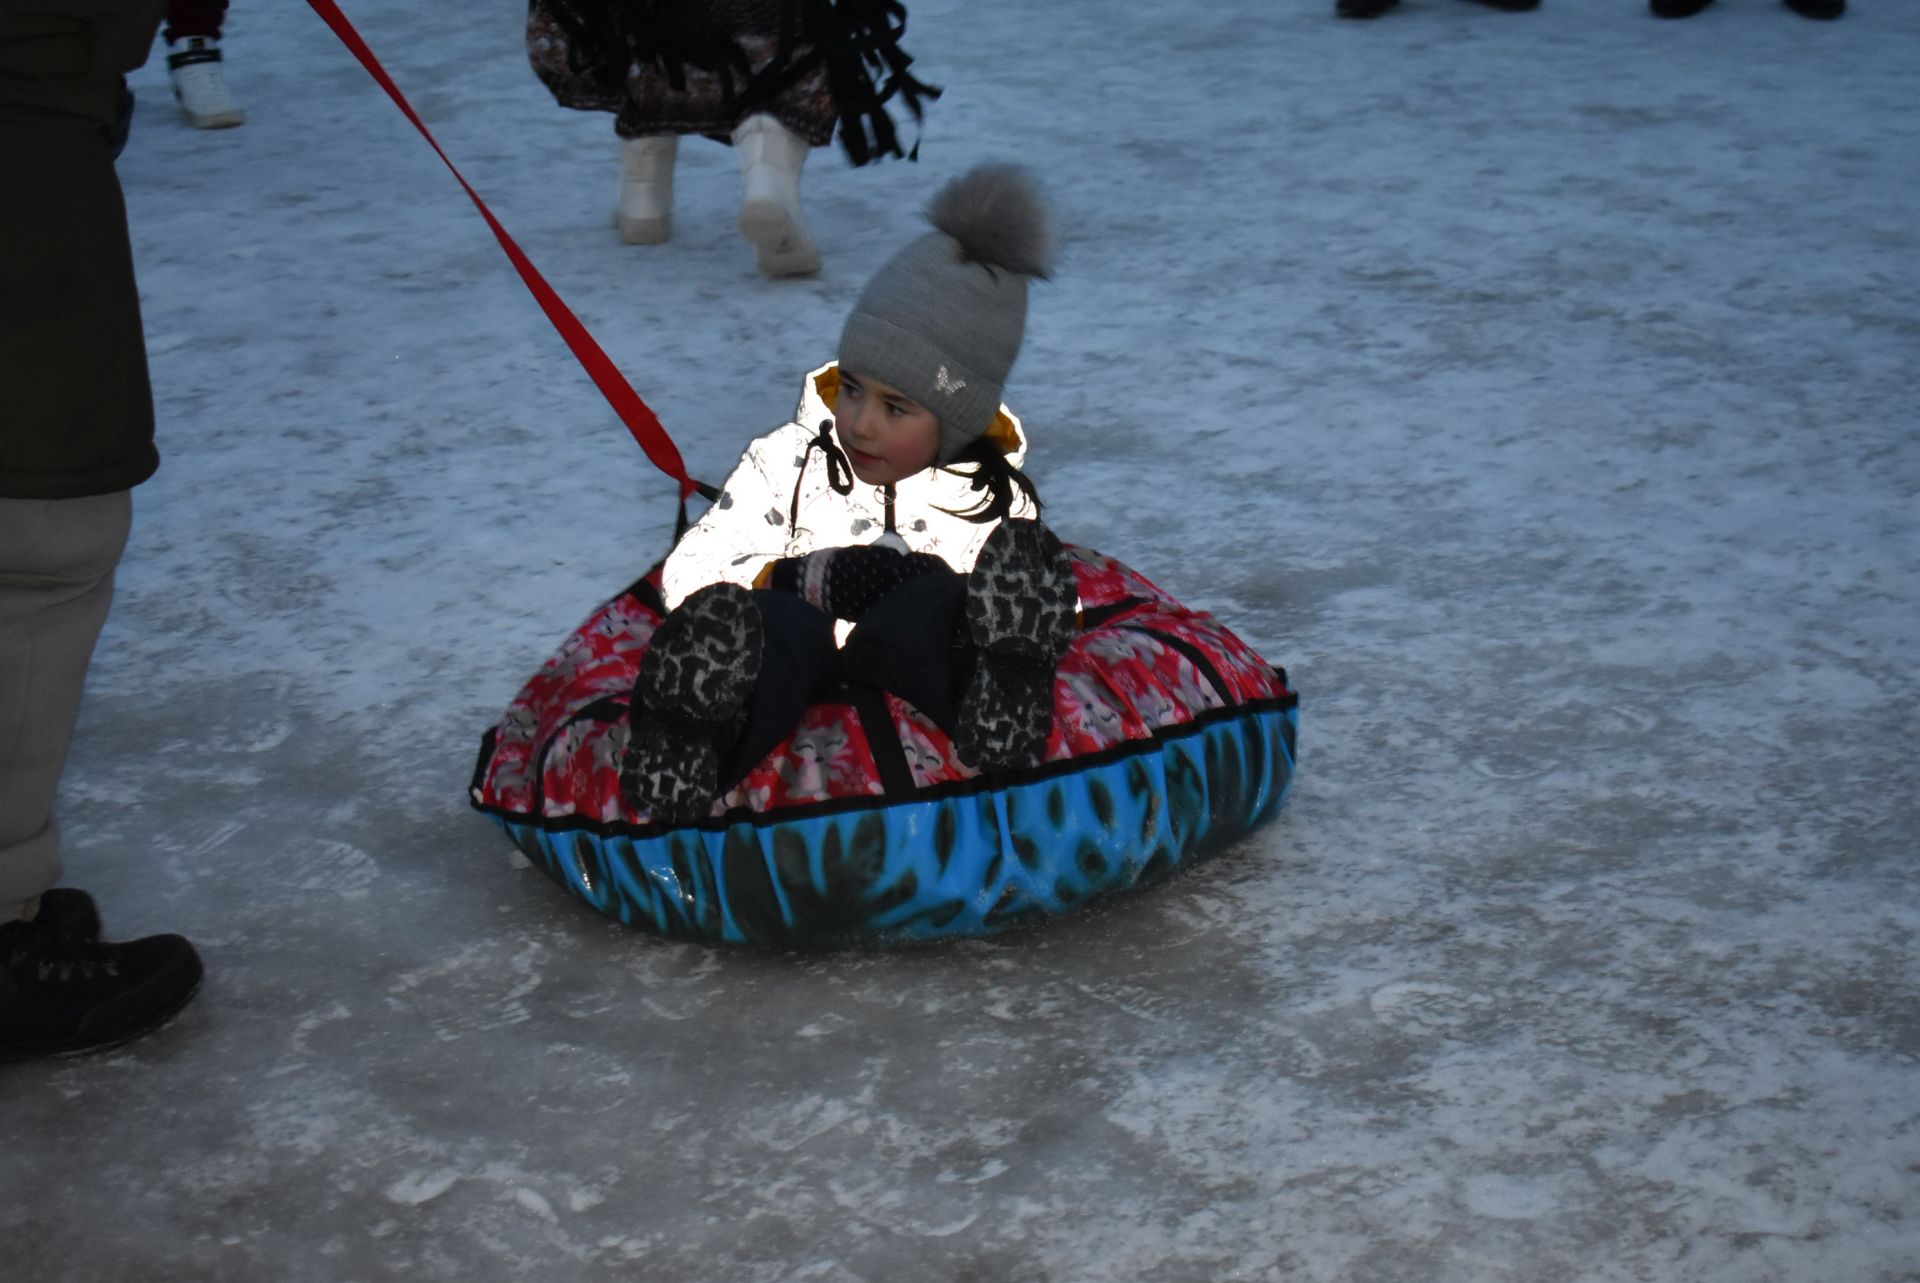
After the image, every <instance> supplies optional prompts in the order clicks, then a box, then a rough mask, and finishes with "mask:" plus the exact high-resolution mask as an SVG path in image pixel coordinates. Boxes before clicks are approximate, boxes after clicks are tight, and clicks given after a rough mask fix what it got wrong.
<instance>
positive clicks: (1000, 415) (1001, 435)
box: [813, 362, 1020, 454]
mask: <svg viewBox="0 0 1920 1283" xmlns="http://www.w3.org/2000/svg"><path fill="white" fill-rule="evenodd" d="M813 390H814V391H815V392H816V393H818V394H819V397H820V400H821V402H822V403H823V404H824V405H825V406H826V407H827V409H828V410H829V411H831V412H833V413H835V414H838V413H839V412H840V409H839V401H840V366H839V364H838V363H837V362H836V363H834V364H832V365H828V366H825V367H823V368H822V369H821V371H820V372H819V373H818V374H816V375H814V376H813ZM986 438H987V440H988V441H989V442H990V443H992V445H993V447H994V448H995V449H997V450H998V451H1000V453H1001V454H1013V453H1015V452H1017V451H1018V450H1019V449H1020V429H1019V428H1017V427H1015V426H1014V422H1013V418H1012V416H1010V415H1009V414H1008V413H1007V412H1006V410H1005V408H1002V409H999V410H996V411H994V414H993V422H992V423H990V424H988V425H987V431H986Z"/></svg>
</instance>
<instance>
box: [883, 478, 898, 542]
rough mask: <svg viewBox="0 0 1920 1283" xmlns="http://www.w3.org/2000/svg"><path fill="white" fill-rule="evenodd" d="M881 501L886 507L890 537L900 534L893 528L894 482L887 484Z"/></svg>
mask: <svg viewBox="0 0 1920 1283" xmlns="http://www.w3.org/2000/svg"><path fill="white" fill-rule="evenodd" d="M880 499H881V502H882V503H883V504H884V505H885V506H886V511H887V533H888V534H890V535H897V534H899V533H900V532H899V531H898V530H895V529H894V528H893V482H891V481H889V482H887V484H886V487H885V490H884V491H883V493H882V494H881V497H880Z"/></svg>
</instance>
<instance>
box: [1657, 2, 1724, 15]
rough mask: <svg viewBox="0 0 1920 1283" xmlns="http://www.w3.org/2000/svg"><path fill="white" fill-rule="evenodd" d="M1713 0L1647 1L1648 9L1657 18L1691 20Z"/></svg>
mask: <svg viewBox="0 0 1920 1283" xmlns="http://www.w3.org/2000/svg"><path fill="white" fill-rule="evenodd" d="M1712 3H1713V0H1647V8H1648V9H1649V10H1651V11H1652V13H1653V16H1654V17H1656V18H1691V17H1692V16H1693V15H1694V14H1696V13H1699V12H1700V11H1701V10H1702V9H1704V8H1706V7H1707V6H1708V5H1710V4H1712Z"/></svg>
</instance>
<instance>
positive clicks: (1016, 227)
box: [927, 165, 1053, 280]
mask: <svg viewBox="0 0 1920 1283" xmlns="http://www.w3.org/2000/svg"><path fill="white" fill-rule="evenodd" d="M927 219H928V221H929V222H931V223H932V224H933V225H934V226H935V227H937V228H938V229H940V230H941V231H943V232H945V233H946V234H947V235H949V236H951V237H953V239H954V240H956V241H958V242H959V243H960V253H961V257H962V258H964V259H966V260H967V261H969V262H974V263H985V264H986V265H987V266H989V267H997V268H1002V269H1004V270H1006V271H1009V272H1018V273H1019V274H1020V275H1022V276H1037V277H1039V278H1040V279H1042V280H1045V279H1046V276H1047V273H1048V272H1050V271H1052V270H1053V228H1052V225H1051V221H1050V220H1049V218H1048V217H1047V207H1046V202H1045V201H1044V200H1042V199H1041V196H1040V189H1039V188H1038V187H1037V186H1036V185H1035V184H1034V181H1033V179H1032V178H1031V177H1030V176H1028V174H1027V171H1026V170H1024V169H1022V168H1020V166H1018V165H977V166H975V167H974V168H973V169H970V170H968V171H967V172H966V173H964V174H962V175H961V176H960V177H958V178H956V179H954V180H953V181H952V182H950V183H948V184H947V185H946V186H945V187H942V188H941V189H940V194H939V195H937V196H935V197H934V198H933V204H931V205H929V206H928V207H927Z"/></svg>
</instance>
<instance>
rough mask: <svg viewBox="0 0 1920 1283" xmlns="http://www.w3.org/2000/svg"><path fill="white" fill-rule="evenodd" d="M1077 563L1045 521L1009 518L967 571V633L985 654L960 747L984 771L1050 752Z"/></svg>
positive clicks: (968, 697) (960, 725)
mask: <svg viewBox="0 0 1920 1283" xmlns="http://www.w3.org/2000/svg"><path fill="white" fill-rule="evenodd" d="M1077 596H1078V594H1077V592H1076V583H1075V580H1074V577H1073V562H1072V561H1071V560H1070V559H1069V558H1068V557H1067V554H1066V551H1065V550H1064V549H1063V548H1061V546H1060V541H1059V540H1058V539H1056V538H1055V537H1054V534H1053V532H1052V531H1051V530H1048V529H1047V528H1046V527H1045V526H1043V525H1041V524H1040V523H1039V522H1037V521H1003V522H1001V523H1000V525H999V526H998V528H996V529H995V530H994V532H993V533H992V534H991V535H988V536H987V542H986V544H985V546H983V547H982V548H981V549H980V559H979V560H978V561H977V562H975V563H974V567H973V573H972V574H970V575H968V576H967V604H966V608H965V615H966V622H967V633H968V635H969V636H970V637H971V638H972V640H973V645H974V650H975V652H976V654H977V656H978V663H977V664H976V665H975V668H974V674H973V678H972V680H971V681H969V682H968V683H967V690H966V693H965V694H964V695H962V696H961V698H960V708H959V712H958V717H957V720H956V724H955V727H954V743H953V746H954V748H955V749H957V750H958V751H959V753H960V756H961V757H963V758H965V759H966V760H967V761H968V762H971V763H972V764H973V765H974V766H975V767H977V768H979V769H981V770H983V771H991V770H1005V769H1008V768H1010V767H1015V766H1023V765H1026V764H1027V763H1029V762H1031V761H1032V760H1033V759H1034V758H1036V757H1038V756H1040V754H1041V753H1043V752H1045V751H1046V747H1047V736H1048V733H1049V732H1050V731H1051V730H1052V729H1053V682H1054V669H1055V668H1056V666H1057V665H1058V664H1059V663H1060V657H1061V656H1062V655H1064V654H1066V653H1067V647H1068V646H1069V645H1070V644H1072V642H1073V635H1074V629H1075V621H1074V607H1075V603H1076V600H1077Z"/></svg>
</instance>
